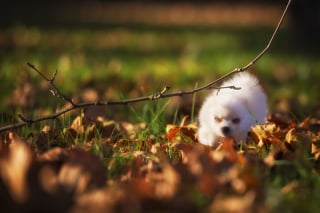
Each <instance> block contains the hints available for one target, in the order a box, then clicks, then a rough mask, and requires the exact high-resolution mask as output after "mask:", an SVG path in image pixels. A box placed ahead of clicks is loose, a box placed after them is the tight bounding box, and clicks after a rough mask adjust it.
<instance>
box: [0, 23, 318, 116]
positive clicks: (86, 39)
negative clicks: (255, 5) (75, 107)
mask: <svg viewBox="0 0 320 213" xmlns="http://www.w3.org/2000/svg"><path fill="white" fill-rule="evenodd" d="M1 31H2V34H1V35H0V41H2V42H1V45H2V46H4V48H1V49H2V50H1V52H0V70H1V72H0V77H1V79H2V82H3V83H1V91H2V92H1V94H0V100H1V102H4V101H5V100H8V99H9V98H10V97H11V95H12V91H13V90H14V89H15V88H17V87H18V86H19V85H21V84H22V83H25V82H30V83H31V84H32V86H33V87H34V88H35V91H36V93H39V90H41V87H40V85H39V84H40V82H41V79H40V77H39V76H38V75H37V74H36V73H34V72H33V71H32V70H31V69H30V68H28V67H27V66H26V64H25V63H26V62H27V61H28V62H31V63H33V64H34V65H35V66H37V67H38V68H39V69H40V70H41V71H42V72H44V73H45V74H46V75H47V76H52V74H53V72H54V70H56V69H57V70H58V76H57V79H56V84H57V85H58V87H59V88H61V90H62V91H63V92H64V93H66V94H68V95H70V96H73V97H74V96H79V95H81V93H82V91H83V90H84V89H85V88H88V87H89V88H93V89H95V90H97V91H98V92H99V97H100V98H101V99H110V98H111V99H119V98H129V97H130V98H131V97H137V96H141V95H149V94H152V93H154V92H156V91H159V90H161V88H163V87H164V86H165V85H169V86H171V87H172V91H173V90H181V89H192V88H194V85H195V84H198V86H201V85H203V84H205V83H208V82H210V81H212V80H214V79H216V78H217V77H219V76H221V75H222V74H225V73H227V72H229V71H230V70H232V69H233V68H235V67H239V66H244V65H246V64H247V63H248V62H249V61H251V60H252V59H253V58H254V57H255V56H256V55H257V54H258V53H259V52H260V51H261V50H262V49H263V48H264V46H265V44H266V42H267V41H268V39H269V37H270V35H271V33H272V29H261V28H253V29H239V28H237V29H228V28H200V27H199V28H197V27H186V28H184V27H178V28H170V27H147V26H135V27H134V26H105V27H101V26H100V27H98V26H97V27H88V26H82V25H79V26H75V27H65V28H64V27H63V26H61V27H57V26H56V27H41V26H24V25H17V26H7V27H3V29H1ZM293 36H294V35H292V34H291V33H290V32H289V31H286V30H282V31H280V32H279V34H278V35H277V36H276V38H275V40H274V42H273V44H272V46H271V48H270V50H269V52H268V53H267V54H266V55H265V56H264V57H263V58H262V59H261V60H260V61H259V62H258V63H257V64H256V65H255V66H254V70H255V72H256V73H257V74H258V75H259V76H260V77H261V80H262V82H263V84H264V85H265V87H266V90H267V93H268V97H269V103H270V107H271V111H274V110H275V109H278V108H279V105H281V104H279V103H280V102H288V103H289V106H287V107H286V108H285V110H289V111H292V112H293V113H295V114H298V115H299V116H306V115H309V114H310V112H311V113H312V112H313V111H312V110H313V109H314V108H315V107H316V106H317V104H318V103H317V100H318V99H319V98H320V97H319V93H318V90H319V89H320V88H319V85H318V84H317V79H318V78H319V74H318V73H319V72H317V70H318V69H319V67H320V63H319V60H318V59H317V56H316V55H307V54H306V53H305V52H299V50H298V49H296V47H295V41H294V37H293ZM42 94H46V91H42ZM204 95H205V93H200V95H199V96H198V97H197V103H200V102H201V100H202V98H203V96H204ZM59 103H61V102H59ZM52 106H55V107H57V106H59V104H57V100H56V99H55V98H53V97H49V98H48V100H46V101H42V100H41V98H36V100H35V106H34V107H33V109H34V108H39V107H41V108H42V107H47V108H51V107H52ZM138 108H141V106H140V105H139V107H138ZM8 109H9V108H8V107H7V105H6V104H3V105H1V110H3V111H7V110H8ZM128 112H129V111H128V110H122V113H124V114H126V115H125V116H124V117H127V115H128ZM119 114H120V113H119Z"/></svg>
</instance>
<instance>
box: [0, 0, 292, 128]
mask: <svg viewBox="0 0 320 213" xmlns="http://www.w3.org/2000/svg"><path fill="white" fill-rule="evenodd" d="M291 1H292V0H288V3H287V5H286V7H285V9H284V11H283V13H282V15H281V17H280V20H279V22H278V24H277V26H276V28H275V30H274V32H273V34H272V36H271V38H270V39H269V41H268V43H267V45H266V46H265V48H264V49H263V50H262V51H261V52H260V53H259V54H258V55H257V56H256V57H255V58H254V59H253V60H252V61H250V62H249V63H248V64H247V65H245V66H243V67H240V68H235V69H234V70H232V71H231V72H229V73H227V74H225V75H223V76H221V77H220V78H218V79H216V80H214V81H212V82H210V83H208V84H206V85H204V86H202V87H199V88H196V89H193V90H188V91H177V92H172V93H167V91H168V90H169V89H170V87H169V86H165V87H164V88H163V89H162V90H161V91H160V92H157V93H155V94H152V95H149V96H145V97H138V98H133V99H125V100H109V101H108V100H107V101H96V102H88V103H74V102H73V101H72V99H71V98H69V97H67V96H66V95H64V94H63V93H62V92H61V91H60V90H59V89H58V88H57V86H56V85H55V83H54V81H55V78H56V76H57V73H58V71H57V70H56V71H55V72H54V74H53V77H52V78H51V79H49V78H47V77H46V76H45V75H44V74H43V73H42V72H40V71H39V70H38V69H37V68H36V67H35V66H34V65H33V64H31V63H29V62H28V63H27V65H28V66H29V67H30V68H31V69H33V70H34V71H35V72H37V73H38V74H39V75H40V76H41V77H42V78H43V79H44V80H46V81H48V82H49V83H50V85H51V87H52V88H53V89H52V90H50V91H51V93H52V94H53V95H54V96H56V97H58V98H62V99H63V100H64V101H66V102H68V103H70V104H71V106H69V107H67V108H64V109H61V110H60V111H58V112H56V113H53V114H50V115H47V116H43V117H39V118H34V119H29V118H25V117H24V116H22V115H18V117H19V118H20V119H21V122H18V123H14V124H11V125H7V126H3V127H0V133H1V132H4V131H7V130H12V129H16V128H20V127H23V126H25V125H28V124H32V123H36V122H41V121H44V120H51V119H56V118H57V117H59V116H60V115H63V114H65V113H67V112H69V111H73V110H76V109H80V108H85V107H88V106H104V105H125V104H129V103H135V102H142V101H149V100H157V99H162V98H169V97H174V96H184V95H192V94H194V93H197V92H200V91H203V90H206V89H212V88H217V87H216V86H215V85H217V84H219V83H221V82H222V81H223V80H225V79H226V78H228V77H230V76H232V75H234V74H236V73H240V72H243V71H246V70H248V69H249V68H251V67H252V66H253V65H254V64H255V63H256V62H257V61H259V60H260V58H262V56H263V55H264V54H265V53H266V52H267V51H268V50H269V48H270V46H271V44H272V42H273V40H274V38H275V36H276V34H277V32H278V31H279V28H280V26H281V24H282V22H283V19H284V17H285V15H286V13H287V10H288V8H289V5H290V4H291ZM218 88H219V89H224V88H230V89H240V88H238V87H236V86H234V85H232V86H229V87H223V88H221V87H218Z"/></svg>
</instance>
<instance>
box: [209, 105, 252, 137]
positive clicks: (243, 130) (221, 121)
mask: <svg viewBox="0 0 320 213" xmlns="http://www.w3.org/2000/svg"><path fill="white" fill-rule="evenodd" d="M210 116H211V117H210V119H212V122H213V126H212V128H214V132H215V133H216V134H217V135H218V136H219V137H232V138H234V139H236V140H237V141H240V140H242V139H243V138H245V137H246V135H247V133H248V131H249V130H250V126H251V123H252V117H251V116H250V113H249V112H248V110H247V108H246V107H245V105H244V104H242V103H239V102H228V103H226V104H223V103H220V104H217V105H216V106H215V109H214V110H213V111H212V114H211V115H210ZM250 121H251V122H250Z"/></svg>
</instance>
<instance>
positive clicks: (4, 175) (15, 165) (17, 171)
mask: <svg viewBox="0 0 320 213" xmlns="http://www.w3.org/2000/svg"><path fill="white" fill-rule="evenodd" d="M9 141H10V145H9V149H8V150H7V151H8V153H5V155H6V157H4V158H1V159H0V168H1V169H0V176H1V179H2V180H3V181H4V183H5V184H6V185H7V186H8V189H9V191H10V194H11V196H12V198H13V199H14V200H15V201H16V202H18V203H22V202H24V201H25V200H26V198H27V196H28V193H29V192H28V191H29V189H28V187H29V186H28V185H27V180H26V175H27V171H28V170H29V167H30V165H31V163H32V161H33V156H32V153H31V150H30V148H29V147H28V146H27V144H26V142H25V141H23V140H22V139H21V138H20V137H19V136H18V135H17V134H15V133H14V132H9ZM1 155H3V154H1Z"/></svg>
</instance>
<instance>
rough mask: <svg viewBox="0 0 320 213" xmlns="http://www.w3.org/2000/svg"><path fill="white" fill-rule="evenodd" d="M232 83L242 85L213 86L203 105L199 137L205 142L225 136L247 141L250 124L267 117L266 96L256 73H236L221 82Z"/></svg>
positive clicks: (213, 141) (213, 143) (216, 140)
mask: <svg viewBox="0 0 320 213" xmlns="http://www.w3.org/2000/svg"><path fill="white" fill-rule="evenodd" d="M229 86H235V87H237V88H240V89H239V90H235V89H230V88H222V89H219V90H214V91H213V92H212V93H211V94H210V95H209V96H208V97H207V99H206V100H205V102H204V103H203V105H202V107H201V109H200V112H199V118H198V119H199V131H198V139H199V142H200V143H202V144H205V145H208V146H216V145H218V143H219V142H220V141H221V139H222V138H225V137H232V138H234V139H235V141H236V142H237V143H240V142H244V143H245V142H246V139H247V135H248V132H249V131H250V129H251V126H253V125H255V124H257V123H263V122H264V121H265V118H266V115H267V108H268V107H267V97H266V95H265V93H264V91H263V89H262V87H261V86H260V84H259V82H258V79H257V78H256V77H255V76H253V75H252V74H249V73H248V72H243V73H239V74H236V75H235V76H234V77H233V78H231V79H229V80H227V81H225V82H224V83H223V84H222V85H221V87H229Z"/></svg>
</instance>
